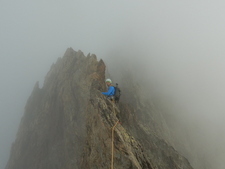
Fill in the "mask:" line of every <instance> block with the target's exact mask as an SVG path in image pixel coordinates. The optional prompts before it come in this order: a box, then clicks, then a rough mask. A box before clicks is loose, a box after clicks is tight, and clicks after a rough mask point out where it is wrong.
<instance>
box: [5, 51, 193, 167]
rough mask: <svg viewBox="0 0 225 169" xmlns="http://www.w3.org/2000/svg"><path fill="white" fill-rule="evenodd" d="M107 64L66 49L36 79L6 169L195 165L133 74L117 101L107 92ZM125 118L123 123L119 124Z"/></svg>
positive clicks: (94, 57) (127, 80) (92, 56)
mask: <svg viewBox="0 0 225 169" xmlns="http://www.w3.org/2000/svg"><path fill="white" fill-rule="evenodd" d="M105 69H106V67H105V64H104V62H103V61H102V60H100V61H98V60H97V58H96V56H95V55H90V54H89V55H88V56H84V54H83V53H82V52H81V51H78V52H76V51H74V50H73V49H72V48H69V49H67V51H66V52H65V55H64V56H63V57H62V58H59V59H58V60H57V62H56V63H55V64H53V65H52V66H51V69H50V71H49V72H48V74H47V75H46V79H45V82H44V84H43V87H42V88H40V87H39V84H38V83H36V84H35V86H34V89H33V92H32V94H31V96H30V97H29V99H28V101H27V104H26V107H25V113H24V116H23V118H22V120H21V123H20V127H19V130H18V133H17V138H16V140H15V142H14V143H13V145H12V148H11V155H10V159H9V161H8V164H7V166H6V169H109V168H110V167H111V164H112V127H113V126H115V124H117V125H116V126H115V131H114V137H113V139H114V143H113V145H114V151H113V153H114V155H113V164H114V168H116V169H192V167H191V166H190V164H189V162H188V160H187V159H186V158H184V157H183V156H181V155H180V154H179V153H178V152H177V151H176V150H175V149H174V148H173V147H172V145H171V143H170V139H171V138H170V133H169V130H168V129H167V126H166V124H165V121H164V119H163V116H162V114H161V113H160V112H158V111H157V110H156V109H155V108H154V105H153V104H152V103H151V102H150V101H147V100H145V99H144V98H142V97H141V94H140V88H139V87H138V86H137V85H135V84H133V82H132V80H131V79H130V78H126V79H124V82H122V84H127V83H129V86H125V85H122V84H121V86H123V88H122V90H123V96H122V100H121V102H120V103H119V104H117V105H115V104H113V103H112V102H111V101H109V100H107V99H106V98H105V97H104V96H103V95H102V94H101V92H100V91H105V90H106V86H105V83H104V80H105ZM118 121H120V123H117V122H118Z"/></svg>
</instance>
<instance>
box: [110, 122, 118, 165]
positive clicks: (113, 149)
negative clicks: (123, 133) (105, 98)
mask: <svg viewBox="0 0 225 169" xmlns="http://www.w3.org/2000/svg"><path fill="white" fill-rule="evenodd" d="M118 123H119V120H118V121H117V122H116V124H115V125H114V126H113V127H112V159H111V169H113V158H114V129H115V127H116V125H117V124H118Z"/></svg>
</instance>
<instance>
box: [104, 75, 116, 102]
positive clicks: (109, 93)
mask: <svg viewBox="0 0 225 169" xmlns="http://www.w3.org/2000/svg"><path fill="white" fill-rule="evenodd" d="M105 83H106V85H107V86H108V91H107V92H102V94H104V95H106V96H107V99H109V100H112V101H113V100H114V94H115V87H114V86H112V80H111V79H106V80H105Z"/></svg>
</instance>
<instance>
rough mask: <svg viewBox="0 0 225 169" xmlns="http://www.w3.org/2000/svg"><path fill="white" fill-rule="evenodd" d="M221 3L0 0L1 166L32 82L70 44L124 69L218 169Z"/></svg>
mask: <svg viewBox="0 0 225 169" xmlns="http://www.w3.org/2000/svg"><path fill="white" fill-rule="evenodd" d="M224 8H225V2H223V1H220V0H215V1H213V2H209V1H203V0H199V1H194V0H190V1H188V2H184V1H178V0H172V1H153V0H150V1H142V2H139V1H134V0H130V1H129V2H128V1H124V0H120V1H119V0H114V1H103V0H98V1H96V0H93V1H84V0H83V1H77V0H73V1H72V0H64V1H60V0H49V1H43V0H39V1H32V2H31V1H26V0H21V1H19V2H18V1H6V0H1V1H0V25H1V26H0V57H1V62H0V64H1V66H0V70H1V71H0V75H1V76H0V77H1V89H0V100H1V102H0V116H1V118H0V150H1V151H0V168H1V169H3V168H4V166H5V165H6V163H7V160H8V157H9V153H10V147H11V144H12V142H13V141H14V140H15V137H16V132H17V129H18V125H19V122H20V119H21V117H22V115H23V109H24V106H25V104H26V100H27V98H28V97H29V95H30V94H31V91H32V88H33V86H34V84H35V82H36V81H40V83H41V84H42V83H43V80H44V77H45V75H46V73H47V71H48V70H49V69H50V66H51V64H52V63H53V62H55V61H56V60H57V58H58V57H61V56H63V54H64V52H65V50H66V48H68V47H72V48H73V49H74V50H79V49H80V50H82V51H83V52H84V53H85V54H88V53H89V52H90V53H95V54H96V55H97V57H98V58H103V59H104V60H105V62H106V64H107V66H109V70H114V68H115V67H123V68H125V69H127V70H129V71H131V72H132V74H133V75H134V76H135V80H136V81H137V82H139V83H141V84H143V86H144V90H146V93H148V94H149V96H151V97H152V98H153V99H155V101H156V102H157V103H156V105H157V106H158V107H159V108H161V109H162V111H164V112H166V111H168V112H166V113H168V114H169V115H171V116H172V117H175V119H176V120H180V122H181V123H182V124H183V125H184V126H185V127H184V128H188V129H187V130H188V131H189V135H190V140H192V141H193V144H194V147H195V150H193V151H198V155H199V156H201V157H202V158H203V156H204V158H203V159H204V160H206V159H207V160H209V161H208V163H209V164H211V165H212V166H213V168H214V169H223V168H224V167H223V166H224V165H225V162H224V157H225V154H224V153H225V147H224V142H225V134H224V127H225V125H224V119H225V115H224V112H225V106H224V100H225V89H224V86H225V80H224V74H225V57H224V56H225V48H224V44H225V31H224V30H225V22H224V17H225V11H224ZM116 73H119V72H112V74H116ZM127 85H129V84H127ZM204 160H203V161H204ZM194 165H196V166H197V163H195V164H194ZM209 168H210V167H209Z"/></svg>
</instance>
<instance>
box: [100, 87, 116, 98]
mask: <svg viewBox="0 0 225 169" xmlns="http://www.w3.org/2000/svg"><path fill="white" fill-rule="evenodd" d="M102 94H104V95H106V96H113V95H114V94H115V87H113V86H109V87H108V91H107V92H102Z"/></svg>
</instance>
